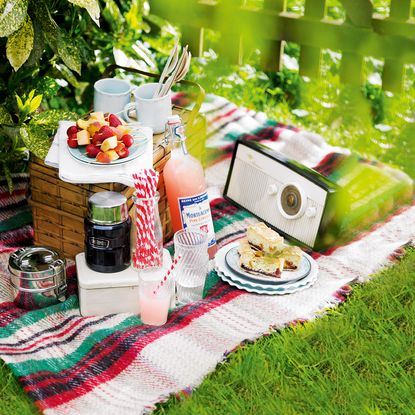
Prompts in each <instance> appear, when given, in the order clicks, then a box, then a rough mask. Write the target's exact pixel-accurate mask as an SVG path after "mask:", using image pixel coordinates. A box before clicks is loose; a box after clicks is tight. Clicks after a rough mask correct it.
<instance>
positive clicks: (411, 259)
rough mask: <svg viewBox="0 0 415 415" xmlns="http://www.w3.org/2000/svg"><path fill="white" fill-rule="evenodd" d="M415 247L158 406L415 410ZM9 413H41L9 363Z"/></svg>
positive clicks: (4, 381)
mask: <svg viewBox="0 0 415 415" xmlns="http://www.w3.org/2000/svg"><path fill="white" fill-rule="evenodd" d="M414 286H415V250H412V251H411V252H409V253H408V255H406V257H404V258H403V260H402V261H401V262H400V263H398V264H397V265H395V266H393V267H392V268H389V269H386V270H385V271H383V272H381V273H380V274H378V275H377V276H376V277H375V278H373V279H372V281H370V282H369V283H367V284H365V285H362V286H355V287H354V291H353V293H352V295H351V296H350V297H349V298H348V299H347V301H346V303H345V304H343V305H341V306H339V307H337V308H335V309H332V310H330V311H329V312H328V314H326V315H325V316H323V317H321V318H319V319H316V320H315V321H313V322H309V323H306V324H304V325H297V326H295V327H293V328H289V329H285V330H283V331H280V332H274V333H272V334H271V335H270V336H267V337H263V338H261V339H259V340H258V341H256V342H255V343H253V344H248V345H245V346H243V347H241V348H240V349H239V350H238V351H236V352H234V353H232V354H231V355H230V356H229V358H228V359H227V360H226V361H225V362H224V363H223V364H220V365H218V367H217V370H216V371H215V372H213V373H212V374H210V375H209V376H208V377H207V378H206V379H205V380H204V382H203V383H202V384H201V386H200V387H199V388H197V390H196V391H195V392H194V393H193V395H192V396H191V397H190V398H187V399H184V400H183V401H181V402H178V401H177V399H176V398H171V399H170V400H169V401H168V402H167V403H165V404H163V405H161V406H159V408H158V409H157V410H156V414H158V415H161V414H169V415H174V414H180V415H182V414H197V415H204V414H244V415H246V414H256V415H262V414H284V415H285V414H319V415H320V414H370V415H378V414H388V415H389V414H407V415H410V414H415V403H414V400H413V397H414V396H415V352H414V350H415V345H414V339H415V306H414V304H415V301H414V300H415V290H414V288H413V287H414ZM0 379H1V387H0V414H1V415H3V414H4V415H6V414H18V415H28V414H36V413H37V409H36V408H35V407H34V405H33V404H31V402H30V401H29V398H28V397H27V396H26V395H25V394H24V392H23V391H22V389H21V387H20V385H19V384H18V382H17V380H16V379H15V378H14V376H13V375H12V374H11V372H10V371H9V369H8V368H7V367H6V366H5V365H4V364H0Z"/></svg>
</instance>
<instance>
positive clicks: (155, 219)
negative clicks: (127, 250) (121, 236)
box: [131, 192, 163, 270]
mask: <svg viewBox="0 0 415 415" xmlns="http://www.w3.org/2000/svg"><path fill="white" fill-rule="evenodd" d="M132 199H133V202H134V209H133V212H134V214H133V223H132V224H131V264H132V267H133V268H134V269H135V270H142V269H146V268H153V267H161V266H162V265H163V227H162V225H161V220H160V213H159V207H158V203H159V200H160V195H159V192H156V195H155V197H153V198H142V197H138V196H136V195H133V196H132ZM137 210H140V211H141V212H149V213H150V221H149V222H147V221H148V218H147V217H145V216H144V217H143V215H139V216H138V215H137ZM138 222H139V223H138ZM146 232H149V233H150V236H154V241H153V243H154V246H153V248H154V251H155V252H156V253H155V254H153V253H152V250H151V248H149V245H148V243H147V242H145V243H144V240H145V239H143V238H144V235H143V234H144V233H146ZM137 239H138V240H139V243H137ZM135 258H137V261H136V260H135Z"/></svg>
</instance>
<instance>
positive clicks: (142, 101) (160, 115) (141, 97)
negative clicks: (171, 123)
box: [124, 83, 172, 134]
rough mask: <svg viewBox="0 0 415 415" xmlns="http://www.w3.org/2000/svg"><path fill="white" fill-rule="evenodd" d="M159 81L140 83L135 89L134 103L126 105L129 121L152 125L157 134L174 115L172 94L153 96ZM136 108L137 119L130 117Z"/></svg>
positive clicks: (125, 116)
mask: <svg viewBox="0 0 415 415" xmlns="http://www.w3.org/2000/svg"><path fill="white" fill-rule="evenodd" d="M158 85H159V84H158V83H149V84H144V85H140V86H139V87H138V88H136V89H135V90H134V91H133V95H134V98H135V102H134V103H129V104H127V105H126V106H125V107H124V110H125V113H124V118H125V120H127V121H129V122H133V121H138V122H140V123H141V124H143V125H145V126H146V127H151V128H152V129H153V132H154V133H155V134H159V133H162V132H163V131H164V129H165V126H166V123H167V118H168V117H170V116H171V115H172V110H171V107H172V105H171V94H170V91H169V92H168V94H166V95H164V96H162V97H157V98H153V95H154V92H155V91H156V89H157V87H158ZM133 109H135V111H136V114H137V119H136V120H134V119H131V118H130V115H129V113H130V111H131V110H133Z"/></svg>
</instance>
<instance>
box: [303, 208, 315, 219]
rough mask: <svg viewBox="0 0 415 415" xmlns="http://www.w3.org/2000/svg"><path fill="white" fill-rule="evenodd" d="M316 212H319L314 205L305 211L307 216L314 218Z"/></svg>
mask: <svg viewBox="0 0 415 415" xmlns="http://www.w3.org/2000/svg"><path fill="white" fill-rule="evenodd" d="M316 214H317V209H316V208H315V207H314V206H310V207H308V208H307V209H306V211H305V215H306V216H307V218H314V216H316Z"/></svg>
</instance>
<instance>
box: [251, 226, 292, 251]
mask: <svg viewBox="0 0 415 415" xmlns="http://www.w3.org/2000/svg"><path fill="white" fill-rule="evenodd" d="M246 236H247V238H248V241H249V243H250V244H251V245H252V246H253V247H255V248H257V249H259V250H260V251H263V252H264V253H265V254H271V255H275V254H277V253H279V252H280V251H282V249H283V247H284V238H283V237H282V236H280V235H279V234H278V233H277V232H275V231H274V230H272V229H271V228H268V226H267V225H265V223H263V222H260V223H256V224H255V225H249V226H248V228H247V229H246Z"/></svg>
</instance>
